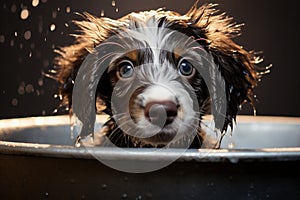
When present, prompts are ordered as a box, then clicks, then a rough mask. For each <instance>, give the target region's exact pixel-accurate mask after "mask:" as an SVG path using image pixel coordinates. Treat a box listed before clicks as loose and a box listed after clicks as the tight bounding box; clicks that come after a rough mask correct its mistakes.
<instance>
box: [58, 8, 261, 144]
mask: <svg viewBox="0 0 300 200" xmlns="http://www.w3.org/2000/svg"><path fill="white" fill-rule="evenodd" d="M83 18H84V20H82V21H75V24H76V25H78V27H79V28H80V33H78V34H75V35H74V36H75V39H76V41H75V43H74V44H73V45H70V46H66V47H63V48H61V49H60V50H57V53H58V54H59V56H58V57H57V58H56V60H55V63H56V69H55V70H56V74H54V76H55V79H56V80H57V81H58V82H59V83H60V89H59V94H60V96H61V97H62V102H61V106H64V107H66V108H67V109H68V110H69V109H70V110H71V106H72V90H73V86H74V81H75V78H76V74H77V72H78V70H79V67H80V65H81V64H82V62H83V60H84V59H85V57H86V56H87V55H88V54H89V53H90V52H93V50H94V48H95V47H96V46H98V45H99V44H101V43H102V42H103V41H104V40H106V39H107V38H109V37H110V36H112V35H114V34H116V33H118V30H121V29H130V28H140V27H142V26H143V25H145V24H147V23H148V22H149V21H151V20H152V21H155V22H156V23H155V24H157V26H162V27H167V28H169V29H172V30H176V31H179V32H181V33H183V34H185V35H187V36H189V37H193V38H195V40H196V39H199V38H201V39H200V40H198V43H199V44H200V45H201V46H202V47H203V48H204V49H205V51H207V52H208V53H209V54H211V55H212V57H213V60H214V62H215V64H216V65H217V66H218V69H219V71H220V72H221V75H222V77H223V78H224V80H225V87H226V100H227V111H226V118H225V123H224V124H222V125H219V127H217V128H219V129H220V131H221V132H225V131H226V130H227V128H228V127H231V128H232V126H233V123H234V121H235V118H236V115H237V113H238V111H239V107H240V105H241V104H243V103H245V102H250V103H251V104H253V103H254V102H253V101H254V98H253V96H254V95H253V89H254V88H255V87H256V86H257V83H258V82H259V81H260V79H261V76H262V75H263V74H264V73H265V71H266V68H264V67H260V68H259V67H258V66H257V64H258V63H259V62H260V61H261V59H260V58H259V57H258V56H256V54H255V53H254V52H252V51H247V50H245V49H243V48H242V47H241V46H239V45H238V44H236V43H235V42H234V41H233V40H232V39H233V38H234V37H236V36H238V35H240V29H241V25H239V24H236V23H234V22H232V18H230V17H228V16H227V15H225V14H224V13H220V12H219V11H218V10H217V9H215V5H213V4H206V5H203V6H201V7H198V6H197V3H196V4H195V5H194V6H193V7H192V8H191V9H190V10H189V11H188V12H187V13H186V14H184V15H180V14H178V13H176V12H173V11H166V10H163V9H158V10H152V11H145V12H139V13H131V14H128V15H126V16H124V17H123V18H121V19H118V20H113V19H109V18H105V17H101V18H98V17H95V16H92V15H90V14H88V13H84V14H83ZM190 84H191V86H192V87H193V88H194V90H195V92H196V94H197V97H198V102H199V105H200V107H201V111H199V112H201V116H202V115H204V114H205V112H206V111H207V110H206V108H205V106H206V105H207V103H208V102H209V93H208V91H207V88H206V86H205V84H204V83H203V81H202V82H201V78H199V77H197V75H196V76H195V77H193V79H192V80H190ZM113 89H114V81H113V77H112V76H111V75H110V73H108V72H107V73H105V74H104V75H103V76H102V78H101V79H100V82H99V85H98V89H97V99H98V108H99V109H98V110H101V111H102V112H104V113H106V114H108V115H110V116H112V110H111V109H112V108H111V102H110V100H111V99H110V98H111V95H112V92H113ZM200 93H201V94H200ZM198 94H199V95H198ZM200 120H201V119H200ZM198 129H199V130H198V137H197V138H196V139H195V141H194V142H193V143H192V145H191V147H193V148H200V147H201V146H202V143H203V141H204V140H205V133H203V131H201V127H200V125H199V127H198ZM103 132H105V134H107V135H109V134H111V133H113V134H114V135H113V137H112V136H111V140H112V142H114V143H115V144H116V145H118V146H126V147H134V146H146V147H151V146H153V145H151V144H143V143H142V142H141V141H139V140H136V139H135V138H131V137H128V136H126V134H124V133H123V131H122V130H121V129H119V128H118V126H117V125H116V123H115V121H114V119H113V118H110V119H109V120H108V121H107V122H106V123H105V126H104V128H103ZM120 138H123V139H120ZM215 147H218V145H216V146H215Z"/></svg>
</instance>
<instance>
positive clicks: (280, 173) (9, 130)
mask: <svg viewBox="0 0 300 200" xmlns="http://www.w3.org/2000/svg"><path fill="white" fill-rule="evenodd" d="M101 120H103V117H101V116H100V121H101ZM73 144H74V139H71V137H70V119H69V117H68V116H55V117H33V118H23V119H7V120H0V197H1V199H167V198H169V199H217V198H222V199H229V198H230V199H282V198H288V199H299V198H300V184H299V183H300V165H299V164H300V118H287V117H247V116H241V117H238V119H237V126H236V127H235V129H234V132H233V135H232V137H231V136H230V135H229V134H228V135H227V136H225V138H224V140H223V143H222V146H221V149H219V150H212V149H199V150H197V149H189V150H186V151H185V152H183V153H182V152H181V151H179V150H177V149H167V150H164V151H159V152H155V153H153V150H151V149H130V153H128V152H127V153H126V152H123V153H122V152H121V153H120V152H119V151H115V149H113V148H94V149H93V152H94V153H95V154H96V155H97V156H100V157H102V158H103V159H104V160H108V161H113V162H126V161H130V162H131V163H137V164H138V163H146V164H149V165H155V164H157V163H160V162H167V161H172V160H174V159H176V158H177V157H180V158H178V159H176V162H172V163H171V164H170V165H168V166H166V167H164V168H162V169H159V170H156V171H152V172H148V173H126V172H122V171H118V170H115V169H113V168H111V167H108V166H106V165H104V164H103V163H102V162H100V161H98V160H97V159H95V156H94V155H91V154H90V153H89V151H88V148H77V147H74V146H73Z"/></svg>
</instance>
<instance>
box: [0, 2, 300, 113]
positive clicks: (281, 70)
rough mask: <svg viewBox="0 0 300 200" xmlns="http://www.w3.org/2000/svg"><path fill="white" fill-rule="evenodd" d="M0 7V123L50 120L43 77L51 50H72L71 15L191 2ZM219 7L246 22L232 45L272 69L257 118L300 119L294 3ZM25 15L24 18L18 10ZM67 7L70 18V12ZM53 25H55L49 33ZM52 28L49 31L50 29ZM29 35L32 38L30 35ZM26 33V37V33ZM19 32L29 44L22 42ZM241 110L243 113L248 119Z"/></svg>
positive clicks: (51, 104)
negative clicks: (69, 47) (66, 47)
mask: <svg viewBox="0 0 300 200" xmlns="http://www.w3.org/2000/svg"><path fill="white" fill-rule="evenodd" d="M31 2H32V1H29V0H27V1H10V0H7V1H3V0H1V1H0V56H1V62H0V63H1V64H0V118H13V117H24V116H39V115H53V111H54V110H55V109H56V107H57V106H58V104H59V100H58V99H57V98H55V92H56V87H57V85H56V83H55V81H53V80H52V79H49V78H45V77H44V76H43V72H47V71H48V70H49V69H51V67H52V66H53V64H52V61H53V58H54V56H55V54H54V53H53V49H55V48H58V47H60V46H64V45H67V44H71V43H72V41H73V38H72V37H70V36H69V34H70V33H73V32H74V30H75V29H76V27H74V26H73V25H72V23H71V21H72V20H73V19H79V17H78V16H77V15H75V12H84V11H87V12H90V13H92V14H94V15H97V16H100V13H101V10H102V11H104V15H105V16H107V17H112V18H119V17H121V16H123V15H125V14H127V13H129V12H132V11H140V10H149V9H157V8H160V7H166V8H167V9H170V10H174V11H177V12H179V13H185V12H186V11H187V10H188V9H189V8H190V7H191V6H192V5H193V3H194V0H185V1H179V0H168V1H166V0H164V1H163V0H116V1H115V6H113V5H112V1H110V0H94V1H92V0H72V1H61V0H48V1H47V0H39V4H38V5H37V6H36V7H33V6H32V3H31ZM206 2H215V3H219V6H218V8H219V9H220V10H221V11H224V12H226V13H227V14H228V15H230V16H233V17H234V19H235V21H237V22H238V23H245V26H244V28H243V35H242V36H240V37H238V38H236V42H238V43H239V44H240V45H242V46H244V48H246V49H248V50H257V51H263V52H264V60H265V61H264V63H263V64H264V65H269V64H270V63H272V64H273V68H272V72H271V73H270V74H269V75H267V76H265V77H264V78H263V80H262V82H261V84H260V86H259V87H258V88H257V89H256V94H257V97H258V102H257V103H256V108H257V114H258V115H276V116H278V115H280V116H300V106H299V104H298V102H299V99H300V94H299V88H300V78H299V74H300V66H299V64H298V59H299V56H300V55H299V51H298V45H299V41H300V39H299V33H298V31H297V29H298V26H299V25H300V17H299V8H298V6H297V5H296V4H297V1H293V0H286V1H259V0H243V1H240V0H226V1H221V0H219V1H200V4H204V3H206ZM25 8H27V9H28V10H29V16H28V18H26V19H25V20H23V19H21V17H20V13H21V10H23V9H25ZM69 8H70V12H68V11H69ZM51 24H54V25H55V29H54V30H53V31H51V30H50V26H51ZM52 27H53V26H52ZM29 31H30V33H31V35H30V38H29V36H28V32H29ZM25 33H27V34H25ZM24 34H25V35H26V36H27V39H25V38H24ZM249 108H250V107H249V106H248V108H247V106H246V109H245V111H243V112H241V113H242V114H252V111H251V109H249Z"/></svg>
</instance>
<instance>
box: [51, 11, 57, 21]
mask: <svg viewBox="0 0 300 200" xmlns="http://www.w3.org/2000/svg"><path fill="white" fill-rule="evenodd" d="M56 17H57V12H56V10H55V11H53V12H52V18H53V19H55V18H56Z"/></svg>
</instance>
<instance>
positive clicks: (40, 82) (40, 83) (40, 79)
mask: <svg viewBox="0 0 300 200" xmlns="http://www.w3.org/2000/svg"><path fill="white" fill-rule="evenodd" d="M38 85H39V86H43V85H44V80H43V78H39V79H38Z"/></svg>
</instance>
